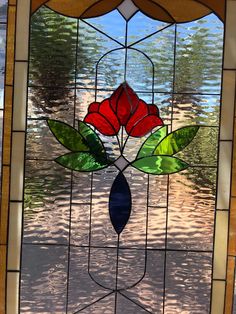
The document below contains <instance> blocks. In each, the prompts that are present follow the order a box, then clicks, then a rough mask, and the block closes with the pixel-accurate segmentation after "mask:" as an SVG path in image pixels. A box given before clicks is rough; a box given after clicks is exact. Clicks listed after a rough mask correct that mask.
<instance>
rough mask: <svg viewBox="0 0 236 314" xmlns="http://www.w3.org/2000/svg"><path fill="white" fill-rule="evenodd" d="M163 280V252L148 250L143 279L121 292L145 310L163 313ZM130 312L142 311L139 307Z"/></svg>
mask: <svg viewBox="0 0 236 314" xmlns="http://www.w3.org/2000/svg"><path fill="white" fill-rule="evenodd" d="M163 280H164V253H163V252H158V251H148V252H147V265H146V272H145V276H144V278H143V280H142V281H141V282H140V283H138V284H137V285H136V286H135V287H133V288H132V289H129V290H126V291H124V292H123V291H122V293H124V295H126V296H127V297H129V299H131V300H132V301H133V302H136V303H137V304H138V305H140V306H141V307H142V308H143V309H145V311H149V312H148V313H158V314H159V313H163V311H162V310H163V284H164V281H163ZM121 307H122V305H121ZM139 311H140V312H139ZM131 313H143V312H142V309H141V308H139V309H137V312H131Z"/></svg>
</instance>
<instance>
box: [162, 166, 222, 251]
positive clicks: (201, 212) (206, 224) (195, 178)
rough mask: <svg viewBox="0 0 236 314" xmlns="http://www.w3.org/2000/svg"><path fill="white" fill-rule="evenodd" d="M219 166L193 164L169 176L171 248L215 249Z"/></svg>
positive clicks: (169, 231) (169, 232)
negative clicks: (197, 166)
mask: <svg viewBox="0 0 236 314" xmlns="http://www.w3.org/2000/svg"><path fill="white" fill-rule="evenodd" d="M215 185H216V169H211V168H192V169H191V168H190V169H189V170H185V171H183V172H182V173H179V174H173V175H171V176H170V185H169V210H168V248H171V249H188V250H191V249H195V250H200V251H201V250H203V251H207V250H212V246H213V230H214V211H215V194H216V191H215Z"/></svg>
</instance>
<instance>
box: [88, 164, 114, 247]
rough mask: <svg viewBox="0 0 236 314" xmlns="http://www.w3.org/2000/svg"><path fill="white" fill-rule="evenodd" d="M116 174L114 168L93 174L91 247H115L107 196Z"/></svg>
mask: <svg viewBox="0 0 236 314" xmlns="http://www.w3.org/2000/svg"><path fill="white" fill-rule="evenodd" d="M117 174H118V171H117V169H116V168H115V167H109V168H107V169H104V170H101V171H99V172H96V173H94V174H93V191H92V213H91V245H92V246H103V247H106V246H113V247H116V245H117V234H116V232H115V229H114V228H113V226H112V224H111V220H110V216H109V196H110V189H111V186H112V184H113V182H114V180H115V178H116V176H117Z"/></svg>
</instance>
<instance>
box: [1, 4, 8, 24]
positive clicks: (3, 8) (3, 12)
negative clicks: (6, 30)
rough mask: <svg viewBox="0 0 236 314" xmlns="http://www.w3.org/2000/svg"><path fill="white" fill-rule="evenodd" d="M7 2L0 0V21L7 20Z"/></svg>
mask: <svg viewBox="0 0 236 314" xmlns="http://www.w3.org/2000/svg"><path fill="white" fill-rule="evenodd" d="M7 3H8V0H0V22H2V23H4V22H6V21H7Z"/></svg>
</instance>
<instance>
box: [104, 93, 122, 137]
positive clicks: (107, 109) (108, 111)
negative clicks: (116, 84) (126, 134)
mask: <svg viewBox="0 0 236 314" xmlns="http://www.w3.org/2000/svg"><path fill="white" fill-rule="evenodd" d="M99 112H100V113H101V114H102V115H103V116H104V117H105V118H106V119H107V120H108V121H109V122H110V124H112V126H113V128H114V129H115V130H116V132H117V133H118V132H119V129H120V123H119V121H118V119H117V117H116V115H115V113H114V111H113V110H112V108H111V106H110V100H109V99H105V100H104V101H103V102H102V103H101V105H100V107H99Z"/></svg>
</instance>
